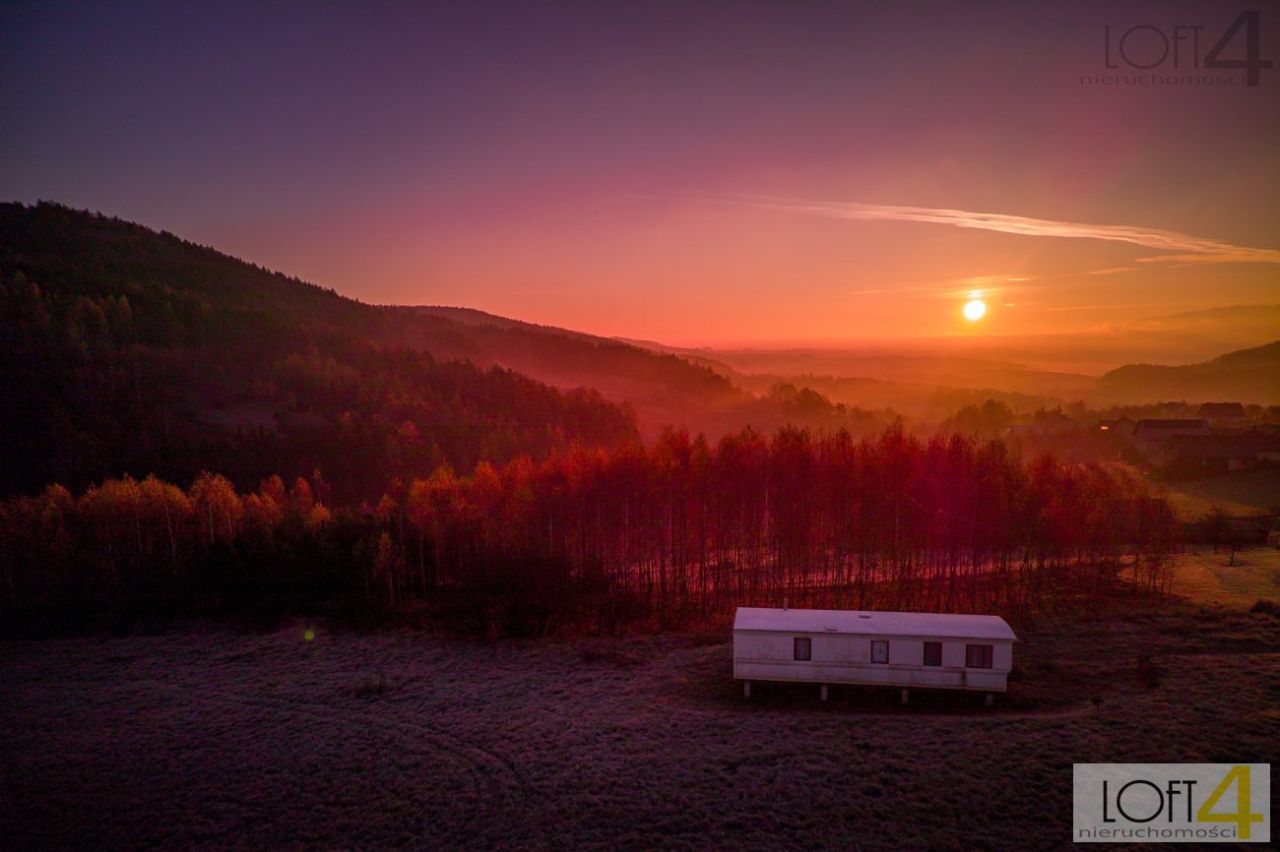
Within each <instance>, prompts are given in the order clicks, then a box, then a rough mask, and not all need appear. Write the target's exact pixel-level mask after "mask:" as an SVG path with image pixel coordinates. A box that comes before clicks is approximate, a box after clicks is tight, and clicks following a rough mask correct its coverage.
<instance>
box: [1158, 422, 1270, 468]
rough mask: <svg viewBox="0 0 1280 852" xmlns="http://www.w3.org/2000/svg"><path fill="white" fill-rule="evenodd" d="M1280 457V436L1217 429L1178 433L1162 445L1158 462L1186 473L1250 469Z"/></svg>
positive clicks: (1165, 466) (1164, 466)
mask: <svg viewBox="0 0 1280 852" xmlns="http://www.w3.org/2000/svg"><path fill="white" fill-rule="evenodd" d="M1277 458H1280V437H1276V436H1274V435H1269V434H1267V433H1265V432H1215V433H1213V434H1209V435H1175V436H1173V437H1172V438H1170V439H1169V440H1168V441H1166V442H1165V443H1164V446H1163V447H1162V448H1161V449H1160V452H1159V454H1158V457H1157V459H1156V461H1157V463H1158V464H1159V465H1160V466H1161V467H1163V468H1165V469H1166V470H1170V471H1176V472H1182V473H1226V472H1228V471H1233V470H1248V469H1250V468H1253V467H1256V466H1257V465H1258V464H1259V463H1260V462H1263V461H1272V460H1274V459H1277Z"/></svg>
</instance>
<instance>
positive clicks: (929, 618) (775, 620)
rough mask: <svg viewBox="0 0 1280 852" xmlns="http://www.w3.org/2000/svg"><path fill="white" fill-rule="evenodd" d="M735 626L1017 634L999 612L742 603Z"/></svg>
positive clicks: (885, 632) (1006, 636) (1004, 636)
mask: <svg viewBox="0 0 1280 852" xmlns="http://www.w3.org/2000/svg"><path fill="white" fill-rule="evenodd" d="M733 629H734V630H766V631H778V632H782V633H856V634H859V635H868V634H875V635H883V636H938V637H947V638H955V639H1006V640H1010V641H1016V640H1017V638H1018V637H1017V636H1016V635H1015V634H1014V632H1013V629H1012V628H1010V627H1009V625H1008V624H1007V623H1006V622H1005V620H1004V619H1003V618H1001V617H1000V616H998V615H960V614H956V613H941V612H878V611H876V610H863V611H859V610H848V609H765V608H761V607H748V606H740V607H738V613H737V615H736V616H735V617H734V619H733Z"/></svg>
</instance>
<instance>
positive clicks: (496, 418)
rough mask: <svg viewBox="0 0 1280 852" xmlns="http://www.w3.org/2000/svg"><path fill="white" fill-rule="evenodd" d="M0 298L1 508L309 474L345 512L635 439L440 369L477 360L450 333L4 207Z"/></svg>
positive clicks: (560, 394)
mask: <svg viewBox="0 0 1280 852" xmlns="http://www.w3.org/2000/svg"><path fill="white" fill-rule="evenodd" d="M0 285H2V289H0V318H2V319H3V326H4V328H5V334H4V335H3V337H0V377H3V381H2V382H0V410H3V411H5V412H6V416H5V417H3V418H0V440H3V446H4V451H3V455H2V456H0V460H2V462H3V463H2V464H0V492H3V493H5V494H9V493H14V492H20V491H31V490H33V489H38V488H41V487H43V486H45V485H46V484H48V483H50V482H54V481H57V482H62V483H64V484H66V485H68V486H71V487H73V488H78V487H82V486H84V485H85V484H87V483H89V482H93V481H96V480H99V479H101V478H103V477H106V476H119V475H122V474H125V473H128V474H133V475H135V476H143V475H146V474H148V473H156V474H158V475H160V476H162V477H165V478H169V479H175V480H178V481H189V480H190V478H191V477H193V476H194V475H195V474H196V473H198V472H199V471H200V470H201V469H213V470H217V471H219V472H223V473H225V474H227V475H229V476H230V477H232V479H233V480H234V481H236V482H237V483H239V484H241V485H244V486H250V485H253V484H256V482H257V480H258V479H259V478H260V477H263V476H267V475H269V474H272V473H280V474H283V475H286V476H290V477H292V476H295V475H307V476H313V475H314V474H315V472H316V471H319V473H320V477H319V478H320V479H322V480H323V481H324V482H326V483H327V484H328V486H329V487H331V488H332V489H333V490H334V492H335V497H336V498H338V499H343V500H352V499H357V498H360V497H364V496H368V495H371V494H374V493H378V492H379V489H381V488H383V487H384V486H385V483H386V481H387V480H388V479H389V478H391V477H392V476H408V475H411V474H418V475H422V474H424V473H426V472H429V471H430V470H431V469H432V468H433V467H435V466H436V465H438V464H441V463H449V464H451V465H453V466H455V467H458V468H461V469H469V468H470V467H472V466H474V465H475V464H476V463H477V462H478V461H480V460H482V459H490V460H493V461H502V460H505V459H509V458H512V457H514V456H516V455H520V454H525V453H528V454H530V455H533V456H535V457H537V456H541V455H544V454H546V453H548V452H550V451H552V450H554V449H557V448H564V447H567V446H568V445H569V444H570V443H572V442H574V441H581V442H584V443H588V444H599V445H617V444H619V443H622V442H627V441H632V440H635V439H636V438H637V432H636V427H635V423H634V418H633V415H632V413H631V412H630V411H629V410H628V409H627V408H626V407H625V406H623V405H619V404H616V403H611V402H608V401H606V400H605V399H603V398H602V397H601V396H600V394H599V393H597V392H596V391H593V390H586V389H579V390H571V391H560V390H557V389H555V388H552V387H550V386H548V385H547V384H545V383H542V382H538V381H535V380H533V379H531V378H528V377H526V376H523V375H520V374H519V373H517V372H514V371H511V370H508V369H503V368H501V367H496V366H490V365H489V364H474V363H469V362H467V361H461V360H452V359H455V358H460V357H465V356H466V355H467V354H468V353H475V352H478V347H477V345H476V344H475V343H474V342H473V341H472V339H471V337H470V336H469V335H468V333H467V329H466V327H464V326H461V325H459V324H457V323H453V322H451V321H449V320H445V319H439V318H421V319H413V320H412V322H410V319H411V318H409V317H406V316H401V315H399V314H397V313H396V312H394V311H387V310H385V309H381V308H377V307H373V306H369V305H364V304H361V303H359V302H356V301H353V300H350V299H346V298H343V297H341V296H339V295H337V294H336V293H334V292H332V291H329V290H324V289H322V288H319V287H315V286H312V285H309V284H306V283H304V282H301V281H298V280H296V279H292V278H289V277H287V276H284V275H280V274H278V273H272V272H268V271H266V270H263V269H260V268H258V267H256V266H253V265H251V264H247V263H243V262H241V261H238V260H236V259H234V258H230V257H227V256H226V255H222V254H219V253H218V252H216V251H213V250H212V249H208V248H204V247H201V246H197V245H194V244H192V243H188V242H185V241H183V240H180V239H178V238H177V237H175V236H173V235H171V234H167V233H156V232H154V231H150V230H148V229H146V228H142V227H140V226H137V225H132V224H129V223H126V222H122V221H120V220H117V219H110V218H106V217H102V216H96V215H91V214H88V213H83V212H78V211H73V210H70V209H67V208H65V207H60V206H57V205H50V204H41V205H38V206H35V207H24V206H22V205H17V204H5V205H0ZM410 338H413V339H415V340H417V341H419V342H420V343H422V344H423V345H417V346H409V345H407V343H406V341H407V340H408V339H410ZM428 342H429V343H430V345H425V344H426V343H428Z"/></svg>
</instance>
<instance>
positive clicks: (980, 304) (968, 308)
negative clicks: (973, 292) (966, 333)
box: [964, 299, 987, 322]
mask: <svg viewBox="0 0 1280 852" xmlns="http://www.w3.org/2000/svg"><path fill="white" fill-rule="evenodd" d="M986 315H987V303H986V302H984V301H982V300H981V299H970V300H969V301H967V302H965V303H964V318H965V319H967V320H968V321H969V322H977V321H978V320H980V319H982V318H983V317H984V316H986Z"/></svg>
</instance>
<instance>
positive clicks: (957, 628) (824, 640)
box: [733, 607, 1018, 701]
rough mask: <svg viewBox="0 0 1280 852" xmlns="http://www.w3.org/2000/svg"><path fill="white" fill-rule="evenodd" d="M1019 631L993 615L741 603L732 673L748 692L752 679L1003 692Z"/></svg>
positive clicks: (905, 691)
mask: <svg viewBox="0 0 1280 852" xmlns="http://www.w3.org/2000/svg"><path fill="white" fill-rule="evenodd" d="M1017 638H1018V637H1017V636H1015V635H1014V633H1013V630H1012V629H1010V627H1009V625H1008V624H1006V623H1005V620H1004V619H1003V618H1000V617H998V616H994V615H956V614H950V613H931V612H874V611H869V612H858V611H854V610H829V609H764V608H757V607H739V608H738V612H737V615H736V616H735V617H734V621H733V676H734V678H735V679H737V680H741V681H743V682H744V684H743V691H744V693H745V694H746V695H747V696H748V697H750V695H751V682H752V681H798V682H803V683H817V684H821V685H822V697H823V699H825V698H826V696H827V685H828V684H833V683H835V684H865V685H872V686H894V687H901V688H902V690H903V695H902V697H903V700H904V701H905V700H907V690H908V689H909V688H913V687H914V688H922V689H965V690H976V691H981V692H987V693H993V692H1004V691H1005V690H1006V688H1007V686H1008V677H1009V670H1010V669H1011V668H1012V667H1013V643H1014V642H1016V641H1017ZM989 699H990V695H988V700H989Z"/></svg>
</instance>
